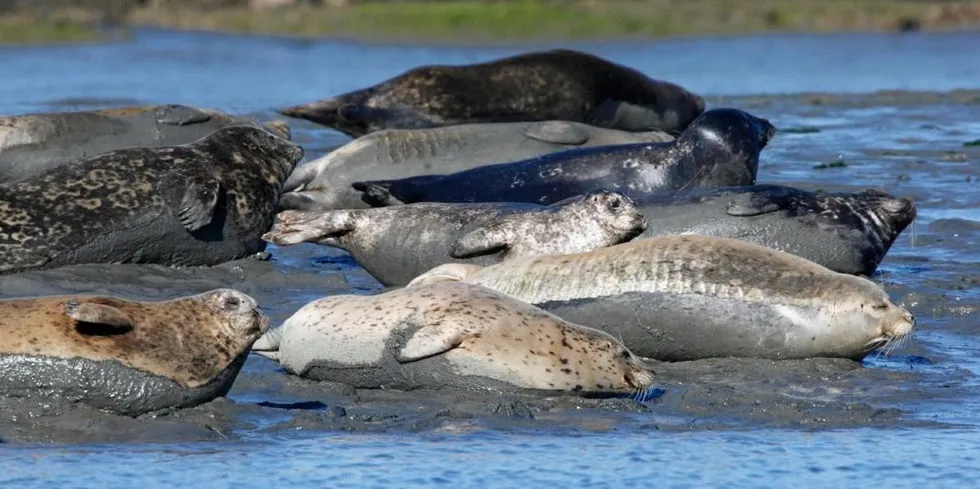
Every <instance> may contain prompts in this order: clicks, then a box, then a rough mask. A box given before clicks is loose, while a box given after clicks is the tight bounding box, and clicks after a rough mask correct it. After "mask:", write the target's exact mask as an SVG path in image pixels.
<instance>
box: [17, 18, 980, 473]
mask: <svg viewBox="0 0 980 489" xmlns="http://www.w3.org/2000/svg"><path fill="white" fill-rule="evenodd" d="M551 46H552V45H547V46H545V45H537V46H524V47H500V48H469V47H457V48H454V47H432V46H386V45H367V44H358V43H352V42H332V41H326V40H324V41H298V40H290V39H281V38H269V37H242V36H230V35H219V34H187V33H175V32H169V31H158V30H142V31H137V32H136V35H135V37H134V38H133V39H132V40H129V41H125V42H119V43H113V44H105V45H88V46H54V47H19V48H0V66H3V68H4V69H3V76H0V113H6V114H16V113H23V112H29V111H40V110H71V109H75V108H91V107H95V106H102V105H114V104H115V105H118V104H129V103H184V104H190V105H199V106H204V107H213V108H218V109H222V110H226V111H229V112H235V113H248V114H252V115H255V116H256V117H259V118H262V119H272V118H275V115H274V114H273V113H272V109H273V108H274V107H279V106H284V105H292V104H297V103H302V102H308V101H312V100H316V99H320V98H324V97H326V96H329V95H333V94H336V93H339V92H342V91H347V90H352V89H355V88H359V87H362V86H364V85H368V84H372V83H376V82H378V81H380V80H382V79H384V78H387V77H390V76H393V75H396V74H398V73H400V72H401V71H404V70H406V69H409V68H411V67H413V66H416V65H420V64H431V63H445V64H458V63H470V62H477V61H483V60H488V59H492V58H496V57H500V56H504V55H509V54H513V53H517V52H521V51H524V50H527V49H537V48H543V47H551ZM564 46H568V47H574V48H578V49H583V50H588V51H591V52H594V53H596V54H599V55H602V56H605V57H607V58H610V59H612V60H615V61H618V62H622V63H626V64H629V65H632V66H634V67H636V68H638V69H640V70H642V71H644V72H646V73H648V74H650V75H652V76H655V77H658V78H664V79H668V80H671V81H675V82H678V83H680V84H682V85H684V86H686V87H687V88H689V89H691V90H693V91H695V92H699V93H702V94H704V95H708V96H715V97H727V96H732V97H733V100H735V99H736V98H735V97H736V96H739V95H765V94H792V93H799V92H829V93H848V94H855V93H864V92H874V91H878V90H925V91H949V90H956V89H970V90H977V89H980V56H978V55H977V46H980V34H978V33H949V34H909V35H832V36H807V35H799V36H797V35H794V36H765V37H763V36H758V37H735V38H715V39H689V40H670V41H658V42H629V43H601V44H564ZM722 100H724V99H722ZM738 100H741V99H738ZM766 100H770V99H764V100H763V102H760V104H761V105H758V107H759V108H758V110H757V112H758V113H759V114H760V115H763V116H765V117H768V118H770V119H772V120H773V121H774V123H776V125H777V126H778V127H789V126H798V125H808V126H817V127H820V128H821V132H820V133H818V134H783V135H780V136H778V137H777V139H776V140H775V141H774V142H773V144H772V145H771V147H770V148H769V149H767V151H766V152H765V153H764V156H763V160H764V161H763V168H762V170H761V171H760V181H770V182H779V183H794V184H800V185H801V186H806V187H807V188H814V187H819V186H827V187H828V188H829V187H832V186H842V185H843V186H848V188H850V187H853V188H860V187H862V186H870V187H879V188H885V189H886V190H889V191H894V192H896V193H899V194H903V195H904V194H908V195H913V196H914V197H915V198H916V201H917V204H918V205H919V208H920V219H919V220H918V222H917V223H916V225H915V227H914V228H913V229H910V230H909V231H906V233H905V234H903V235H902V237H900V239H899V241H898V242H896V244H895V246H894V247H893V250H892V252H891V253H890V254H889V257H888V258H887V259H886V261H885V263H884V264H883V265H882V277H883V280H886V281H888V282H889V283H892V284H897V285H896V287H897V289H890V290H895V292H894V293H902V294H906V297H907V298H908V300H909V301H912V302H915V301H916V300H919V299H917V297H918V296H916V294H920V295H922V296H923V297H927V298H929V297H932V299H928V300H922V301H921V302H922V303H923V304H928V306H922V307H924V308H925V309H919V310H917V309H915V308H916V307H918V306H916V304H918V302H916V303H915V304H910V307H913V311H914V312H915V313H916V315H917V316H918V317H919V318H920V329H921V332H920V333H919V334H917V336H916V339H915V340H914V341H915V343H914V344H913V345H910V348H916V349H917V350H915V354H916V355H924V357H925V358H929V359H930V361H929V362H928V363H930V364H931V365H925V366H921V365H913V364H912V363H909V364H908V365H906V363H903V362H905V361H906V360H907V359H909V358H913V357H912V356H911V355H912V354H911V353H908V352H905V353H903V352H897V357H895V358H893V359H891V360H889V359H887V358H886V359H882V360H872V361H869V362H868V364H867V368H882V369H901V368H905V369H911V368H916V369H920V368H921V369H923V371H924V372H932V375H934V376H941V375H942V373H941V372H942V371H943V370H942V369H951V370H952V369H965V370H968V371H972V372H974V373H975V374H976V373H980V367H978V362H977V358H980V356H978V353H980V347H978V346H977V345H980V343H978V342H977V339H978V338H977V336H978V335H980V325H978V324H977V319H976V318H977V317H978V315H977V313H976V312H975V311H976V308H977V300H978V299H980V294H978V289H977V287H976V286H969V287H965V288H962V289H956V288H954V287H952V286H951V285H950V284H952V283H957V282H955V280H956V278H957V277H960V276H976V275H977V274H978V271H977V270H980V267H978V266H977V263H978V262H980V259H978V251H980V246H978V244H980V243H978V242H977V233H976V232H963V233H962V234H961V233H952V234H942V233H930V232H929V226H930V225H931V224H932V223H934V222H936V221H937V220H939V219H949V218H959V219H966V220H972V221H980V211H978V204H980V199H978V195H980V192H977V190H978V184H977V182H980V179H978V178H977V177H978V176H980V169H978V160H977V159H976V157H975V156H971V157H969V158H968V159H967V160H966V161H959V162H957V161H946V160H944V159H943V158H942V152H944V151H961V150H963V148H962V143H963V142H965V141H969V140H973V139H980V123H978V121H980V106H978V104H977V102H976V101H974V102H973V103H972V105H971V104H970V103H964V102H951V101H949V100H944V101H940V102H938V103H936V104H931V103H925V104H920V105H915V104H891V105H888V104H884V105H882V106H876V105H870V106H860V105H858V106H847V107H840V108H835V109H833V110H830V109H826V108H821V107H819V106H812V105H807V104H806V103H804V102H801V101H799V100H796V101H790V102H781V101H779V100H778V99H777V98H772V99H771V101H772V103H771V104H768V102H766ZM740 103H741V102H740ZM745 103H750V102H745ZM751 103H756V102H751ZM767 104H768V105H767ZM754 111H755V110H754ZM292 122H293V127H294V139H296V140H297V141H298V142H301V143H303V144H304V145H305V146H307V151H308V159H311V158H315V157H317V156H319V154H320V153H319V150H320V149H321V148H325V147H327V146H330V145H333V144H338V143H340V142H343V141H345V140H346V138H344V137H343V136H341V135H339V134H337V133H335V132H333V131H329V130H326V129H323V128H319V127H316V126H314V125H312V124H308V123H303V122H298V121H292ZM930 127H938V128H937V129H930ZM878 150H893V151H894V150H902V151H904V150H907V151H909V152H910V154H909V155H907V156H903V155H897V156H890V157H887V158H886V157H882V156H879V155H878V153H875V151H878ZM837 158H845V159H846V160H848V161H849V162H851V164H850V166H849V167H848V168H845V169H840V170H837V171H815V170H814V169H813V166H814V165H815V164H817V163H820V162H826V161H833V160H835V159H837ZM901 172H905V173H908V174H909V175H912V177H913V178H911V179H909V180H898V179H896V178H895V177H896V173H901ZM971 175H974V176H973V177H972V178H973V179H972V180H970V179H969V178H970V176H971ZM923 239H929V240H931V241H928V242H927V241H923ZM295 249H305V250H310V249H312V248H303V247H295ZM283 252H284V253H286V254H285V255H284V259H283V261H282V263H290V264H292V265H294V266H300V267H302V266H304V265H303V264H304V263H308V262H309V263H313V262H312V261H310V259H309V256H307V255H296V256H301V258H297V259H294V260H293V261H290V258H289V253H299V252H297V251H294V249H292V248H291V249H290V251H288V252H287V251H286V250H285V249H284V250H283ZM321 254H322V253H321ZM307 266H312V265H307ZM950 277H952V278H950ZM358 285H359V284H358V283H356V282H355V283H353V284H352V286H354V287H357V286H358ZM275 292H276V293H277V294H279V295H277V296H274V298H273V299H269V298H268V297H266V298H265V299H263V301H265V303H268V302H272V303H273V308H274V310H276V311H278V312H277V314H278V316H279V317H280V318H281V317H282V316H284V315H288V314H289V313H290V311H289V310H288V308H289V307H292V308H293V309H295V308H296V307H298V305H301V304H302V303H303V302H305V301H306V300H309V299H310V298H311V297H310V296H308V295H302V296H295V297H293V296H290V291H289V290H283V289H282V288H280V289H278V290H276V291H275ZM260 293H263V294H269V293H270V292H268V291H265V292H262V291H260ZM940 295H941V296H942V297H943V299H942V302H941V304H940V305H937V301H936V300H935V297H938V296H940ZM280 309H281V310H280ZM263 365H264V364H257V363H254V362H253V361H252V360H250V364H249V366H247V367H246V368H247V370H249V371H251V370H255V369H262V368H266V367H264V366H263ZM937 372H939V373H937ZM975 387H976V386H975V385H973V386H972V387H970V388H971V389H974V390H973V392H980V391H977V390H976V389H975ZM232 397H233V398H234V394H233V395H232ZM978 397H980V396H972V397H969V396H968V397H966V398H956V399H952V400H944V401H943V402H939V401H935V402H933V401H932V400H930V399H922V400H921V401H920V402H919V403H918V404H916V405H914V406H912V407H913V408H914V409H913V410H912V412H911V413H910V414H911V416H912V417H916V416H917V417H919V418H920V419H925V420H939V421H944V422H947V423H950V424H949V425H947V426H946V427H923V428H911V427H897V428H887V429H868V428H860V429H840V430H825V431H821V430H815V431H802V430H798V429H785V430H773V429H763V428H756V429H752V428H751V427H749V428H744V427H743V428H741V429H738V430H735V429H731V430H702V431H683V430H666V429H665V430H657V429H654V428H644V427H643V426H645V425H644V424H643V422H642V421H643V420H642V419H640V420H639V422H638V423H637V425H636V427H635V428H633V429H622V428H619V427H616V428H610V429H609V430H605V431H603V430H590V431H579V430H571V429H569V430H555V429H542V430H536V431H521V430H510V431H497V430H493V429H487V428H484V427H481V426H480V424H479V423H472V424H468V423H464V422H459V423H458V424H457V425H451V426H448V427H446V426H444V427H442V428H440V429H438V430H430V431H425V432H421V433H406V434H362V433H356V434H355V433H331V432H326V433H324V432H320V433H316V432H308V431H305V430H300V429H297V430H295V432H294V433H292V432H279V433H277V434H276V435H267V434H262V433H245V434H242V435H241V437H242V438H241V439H239V440H234V441H232V440H229V441H225V442H201V443H184V444H163V443H145V444H126V445H51V446H44V445H39V446H12V445H0V487H16V488H19V489H25V488H31V487H57V488H75V487H78V488H82V487H85V488H90V487H92V488H94V487H99V488H111V487H127V488H129V487H141V488H144V489H152V488H157V487H166V488H172V487H215V488H219V487H235V488H242V487H268V486H270V485H275V486H289V487H293V488H296V489H302V488H320V487H331V488H336V487H419V486H445V487H461V488H462V487H477V488H496V487H520V486H531V487H545V486H556V487H565V486H571V487H587V486H594V487H619V486H622V485H633V486H641V485H654V486H656V487H787V486H790V485H794V486H797V487H855V486H858V485H876V486H881V487H889V488H892V487H922V486H926V487H944V488H957V487H964V488H966V487H969V488H972V487H976V485H977V483H976V482H975V481H976V480H977V479H978V476H980V461H978V459H977V458H978V456H980V455H978V454H980V451H978V448H980V433H978V429H977V428H978V426H977V423H976V420H977V417H978V415H980V400H978ZM905 408H906V409H909V407H908V406H906V407H905ZM0 415H2V413H0ZM637 416H639V417H641V418H642V415H637Z"/></svg>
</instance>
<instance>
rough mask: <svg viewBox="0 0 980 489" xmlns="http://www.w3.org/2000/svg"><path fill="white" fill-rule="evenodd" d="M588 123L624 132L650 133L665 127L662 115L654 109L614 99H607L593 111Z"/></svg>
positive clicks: (587, 119)
mask: <svg viewBox="0 0 980 489" xmlns="http://www.w3.org/2000/svg"><path fill="white" fill-rule="evenodd" d="M586 122H587V123H589V124H591V125H593V126H598V127H607V128H611V129H621V130H624V131H650V130H653V129H659V128H660V127H661V126H662V125H663V121H662V120H661V117H660V115H659V114H657V112H656V111H654V110H653V109H651V108H649V107H644V106H642V105H636V104H631V103H629V102H623V101H621V100H613V99H606V101H605V102H602V103H601V104H599V105H598V106H596V108H594V109H592V111H591V112H590V113H589V115H588V117H587V118H586Z"/></svg>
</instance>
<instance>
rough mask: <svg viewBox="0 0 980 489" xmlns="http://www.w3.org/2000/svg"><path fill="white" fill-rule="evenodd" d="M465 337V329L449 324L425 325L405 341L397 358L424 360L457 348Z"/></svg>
mask: <svg viewBox="0 0 980 489" xmlns="http://www.w3.org/2000/svg"><path fill="white" fill-rule="evenodd" d="M407 321H413V320H412V319H408V320H407ZM463 339H464V336H463V331H462V330H460V329H459V328H458V327H455V326H452V325H449V324H444V323H443V324H438V325H429V326H423V327H422V328H420V329H418V330H417V331H416V332H415V334H413V335H412V337H411V338H409V339H408V341H407V342H405V346H404V347H402V349H401V350H400V351H399V352H398V357H397V358H396V360H398V361H399V362H400V363H409V362H415V361H418V360H424V359H426V358H429V357H432V356H435V355H439V354H441V353H445V352H447V351H449V350H452V349H453V348H456V347H457V346H459V345H460V344H461V343H462V342H463Z"/></svg>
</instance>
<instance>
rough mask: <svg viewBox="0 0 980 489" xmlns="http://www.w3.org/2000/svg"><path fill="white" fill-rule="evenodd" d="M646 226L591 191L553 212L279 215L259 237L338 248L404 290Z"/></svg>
mask: <svg viewBox="0 0 980 489" xmlns="http://www.w3.org/2000/svg"><path fill="white" fill-rule="evenodd" d="M645 227H646V220H645V219H644V218H643V216H642V215H641V214H640V213H639V212H637V210H636V207H635V206H634V205H633V202H632V201H631V200H630V199H629V198H627V197H625V196H623V195H621V194H618V193H615V192H609V191H605V190H603V191H596V192H591V193H589V194H585V195H582V196H578V197H574V198H571V199H567V200H565V201H562V202H558V203H556V204H554V205H551V206H539V205H534V204H520V203H517V204H514V203H477V204H442V203H418V204H410V205H403V206H394V207H380V208H374V209H354V210H335V211H323V212H316V211H284V212H281V213H279V216H278V222H277V223H276V225H275V226H274V227H273V229H272V231H270V232H268V233H266V234H265V235H264V236H262V239H265V240H266V241H269V242H271V243H274V244H277V245H293V244H297V243H302V242H312V243H317V244H322V245H327V246H333V247H337V248H340V249H343V250H345V251H347V252H348V253H350V254H351V256H353V257H354V260H356V261H357V262H358V263H359V264H360V265H361V266H362V267H364V270H365V271H367V272H368V273H369V274H371V276H373V277H374V278H375V279H377V280H378V281H379V282H381V283H382V284H384V285H387V286H392V285H405V284H407V283H408V282H409V281H411V280H412V279H413V278H415V277H417V276H419V275H420V274H422V273H424V272H426V271H427V270H430V269H432V268H434V267H436V266H438V265H441V264H444V263H454V262H460V263H462V262H470V263H476V264H482V265H489V264H493V263H498V262H500V261H502V260H504V259H509V258H514V257H519V256H531V255H536V254H551V253H572V252H576V251H588V250H592V249H595V248H600V247H603V246H611V245H614V244H617V243H622V242H624V241H629V240H630V239H633V238H634V237H635V236H637V235H639V234H640V233H641V232H643V229H644V228H645Z"/></svg>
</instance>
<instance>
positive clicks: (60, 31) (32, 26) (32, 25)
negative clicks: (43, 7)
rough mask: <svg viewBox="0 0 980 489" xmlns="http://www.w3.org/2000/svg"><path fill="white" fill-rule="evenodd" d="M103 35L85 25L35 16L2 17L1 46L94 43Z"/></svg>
mask: <svg viewBox="0 0 980 489" xmlns="http://www.w3.org/2000/svg"><path fill="white" fill-rule="evenodd" d="M100 39H101V35H100V34H99V32H98V31H97V30H95V29H92V28H90V27H88V26H86V25H84V24H83V23H80V22H74V21H70V20H64V19H45V18H41V17H34V16H13V17H0V44H42V43H74V42H93V41H98V40H100Z"/></svg>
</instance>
